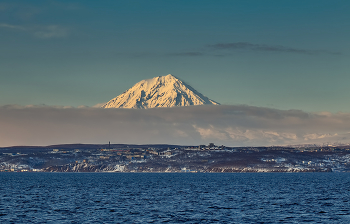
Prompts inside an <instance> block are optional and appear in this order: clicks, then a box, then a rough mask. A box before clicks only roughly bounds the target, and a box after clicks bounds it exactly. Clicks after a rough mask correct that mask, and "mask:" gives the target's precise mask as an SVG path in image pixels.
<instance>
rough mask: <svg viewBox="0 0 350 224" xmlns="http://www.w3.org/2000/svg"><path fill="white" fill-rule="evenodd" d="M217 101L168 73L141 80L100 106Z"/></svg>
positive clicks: (165, 104)
mask: <svg viewBox="0 0 350 224" xmlns="http://www.w3.org/2000/svg"><path fill="white" fill-rule="evenodd" d="M203 104H212V105H218V104H219V103H217V102H215V101H213V100H210V99H209V98H208V97H206V96H204V95H202V94H201V93H199V92H198V91H196V90H195V89H193V88H192V87H191V86H189V85H187V84H186V83H184V82H183V81H181V80H180V79H178V78H176V77H175V76H173V75H171V74H169V75H166V76H158V77H154V78H152V79H146V80H142V81H140V82H138V83H136V84H135V85H134V86H133V87H131V88H130V89H129V90H127V91H125V92H124V93H122V94H121V95H119V96H117V97H116V98H114V99H112V100H110V101H109V102H107V103H106V104H105V105H103V106H102V108H153V107H178V106H191V105H203Z"/></svg>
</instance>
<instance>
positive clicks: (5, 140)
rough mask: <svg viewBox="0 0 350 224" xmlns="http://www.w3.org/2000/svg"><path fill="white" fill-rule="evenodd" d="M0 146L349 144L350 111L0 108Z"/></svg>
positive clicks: (229, 107) (230, 107) (214, 108)
mask: <svg viewBox="0 0 350 224" xmlns="http://www.w3.org/2000/svg"><path fill="white" fill-rule="evenodd" d="M0 127H1V129H0V146H10V145H49V144H60V143H105V142H108V141H111V142H113V143H133V144H148V143H168V144H181V145H188V144H190V145H198V144H207V143H209V142H214V143H216V144H223V145H227V146H266V145H289V144H305V143H307V144H315V143H316V144H322V143H325V142H342V143H350V114H347V113H337V114H331V113H326V112H323V113H306V112H303V111H300V110H277V109H271V108H263V107H252V106H244V105H236V106H225V105H221V106H192V107H178V108H154V109H146V110H138V109H101V108H91V107H90V108H88V107H81V108H72V107H60V106H55V107H49V106H45V105H42V106H25V107H23V106H16V105H12V106H3V107H0Z"/></svg>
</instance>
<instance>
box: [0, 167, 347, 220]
mask: <svg viewBox="0 0 350 224" xmlns="http://www.w3.org/2000/svg"><path fill="white" fill-rule="evenodd" d="M0 223H350V174H348V173H230V174H229V173H222V174H221V173H190V174H188V173H180V174H179V173H178V174H176V173H0Z"/></svg>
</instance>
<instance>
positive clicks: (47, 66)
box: [0, 0, 350, 112]
mask: <svg viewBox="0 0 350 224" xmlns="http://www.w3.org/2000/svg"><path fill="white" fill-rule="evenodd" d="M349 11H350V2H349V1H324V0H314V1H278V0H275V1H273V0H270V1H253V0H251V1H243V0H242V1H202V0H201V1H187V0H186V1H160V0H159V1H102V2H101V1H86V0H84V1H36V0H33V1H13V0H11V1H6V0H3V1H1V3H0V40H1V41H0V48H1V51H0V59H1V61H0V77H1V82H0V94H1V97H0V105H7V104H19V105H29V104H34V105H40V104H46V105H65V106H79V105H86V106H93V105H95V104H98V103H103V102H106V101H108V100H110V99H111V98H114V97H116V96H117V95H119V94H121V93H122V92H124V91H125V90H126V89H128V88H130V87H131V86H132V85H133V84H135V83H136V82H138V81H140V80H142V79H147V78H152V77H155V76H160V75H167V74H173V75H175V76H177V77H179V78H181V79H182V80H184V81H186V82H187V83H189V84H190V85H192V86H193V87H194V88H195V89H197V90H198V91H200V92H202V93H203V94H204V95H206V96H208V97H209V98H212V99H213V100H216V101H218V102H220V103H222V104H227V105H236V104H246V105H252V106H264V107H272V108H277V109H301V110H305V111H331V112H338V111H342V112H349V111H350V104H348V99H349V96H350V88H348V86H347V84H348V83H350V75H349V70H350V63H349V59H350V58H349V53H350V46H349V39H350V29H349V27H350V13H349Z"/></svg>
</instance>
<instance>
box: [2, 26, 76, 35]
mask: <svg viewBox="0 0 350 224" xmlns="http://www.w3.org/2000/svg"><path fill="white" fill-rule="evenodd" d="M0 28H5V29H11V30H17V31H23V32H27V33H29V34H31V35H32V36H34V37H37V38H40V39H51V38H64V37H67V36H68V35H69V29H68V28H66V27H62V26H58V25H48V26H28V27H25V26H19V25H13V24H8V23H0Z"/></svg>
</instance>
